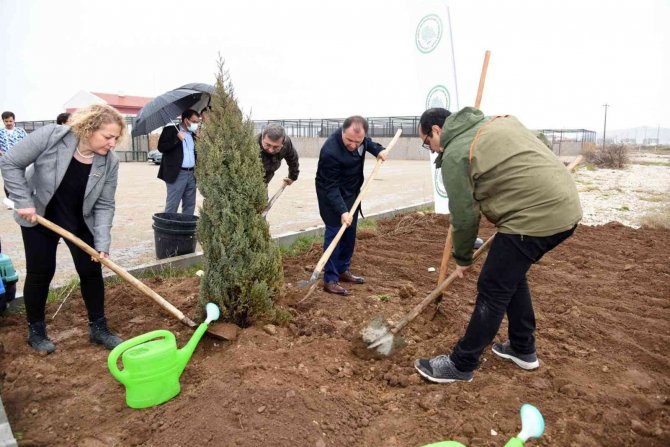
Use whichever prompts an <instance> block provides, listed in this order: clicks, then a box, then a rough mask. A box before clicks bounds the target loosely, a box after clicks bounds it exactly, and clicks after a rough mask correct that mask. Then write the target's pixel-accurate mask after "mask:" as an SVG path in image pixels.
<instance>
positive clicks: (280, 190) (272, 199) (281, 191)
mask: <svg viewBox="0 0 670 447" xmlns="http://www.w3.org/2000/svg"><path fill="white" fill-rule="evenodd" d="M286 186H287V184H286V182H282V185H281V188H279V190H277V192H276V193H275V194H274V195H273V196H272V198H271V199H270V200H268V204H267V206H266V207H265V209H264V210H263V212H262V213H261V215H262V216H263V217H265V216H267V214H268V211H270V208H272V205H274V204H275V202H276V201H277V199H278V198H279V196H280V195H281V193H283V192H284V189H286Z"/></svg>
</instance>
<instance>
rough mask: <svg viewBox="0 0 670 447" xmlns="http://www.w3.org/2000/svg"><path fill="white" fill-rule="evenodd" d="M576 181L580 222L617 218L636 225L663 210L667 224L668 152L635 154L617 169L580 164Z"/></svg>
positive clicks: (669, 194) (669, 200)
mask: <svg viewBox="0 0 670 447" xmlns="http://www.w3.org/2000/svg"><path fill="white" fill-rule="evenodd" d="M575 181H576V182H577V189H578V191H579V197H580V199H581V202H582V209H583V210H584V219H583V220H582V223H583V224H586V225H602V224H605V223H607V222H620V223H622V224H624V225H626V226H629V227H633V228H639V227H640V226H641V224H643V223H644V222H645V220H648V219H649V218H650V217H652V216H654V215H656V216H658V215H662V214H665V219H666V223H667V225H670V222H667V219H670V212H668V207H669V205H670V154H663V155H656V154H641V155H635V156H633V157H632V163H631V165H630V166H629V167H627V168H626V169H620V170H614V169H596V170H589V169H587V168H586V167H580V168H579V169H578V170H577V171H576V174H575Z"/></svg>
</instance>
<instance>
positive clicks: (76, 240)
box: [3, 199, 228, 339]
mask: <svg viewBox="0 0 670 447" xmlns="http://www.w3.org/2000/svg"><path fill="white" fill-rule="evenodd" d="M3 202H4V203H5V205H7V207H8V208H11V209H13V210H15V208H14V202H13V201H11V200H9V199H3ZM35 218H36V221H37V223H38V224H40V225H42V226H44V227H46V228H48V229H50V230H51V231H53V232H54V233H56V234H58V235H59V236H62V237H64V238H65V239H67V240H69V241H71V242H72V243H74V244H75V245H76V246H77V247H79V248H81V249H82V250H83V251H85V252H86V253H88V254H89V255H91V256H92V257H93V258H94V259H96V260H97V261H99V262H100V263H101V264H103V265H104V266H106V267H108V268H109V269H110V270H111V271H113V272H114V273H116V274H117V275H119V276H120V277H121V278H123V279H124V280H126V281H127V282H128V283H130V285H132V286H133V287H135V288H136V289H137V290H139V291H140V292H142V293H144V294H145V295H146V296H148V297H149V298H151V299H152V300H154V301H155V302H156V303H158V305H159V306H161V307H162V308H163V309H165V310H167V311H168V312H169V313H170V314H171V315H172V316H173V317H175V318H176V319H178V320H179V321H181V322H182V323H184V324H185V325H186V326H188V327H190V328H195V327H197V326H198V325H197V324H196V323H195V322H194V321H193V320H191V319H190V318H188V317H187V316H186V315H184V314H183V313H182V312H181V311H180V310H179V309H177V308H176V307H174V306H173V305H172V304H170V303H169V302H168V301H167V300H165V298H163V297H162V296H160V295H159V294H157V293H156V292H154V291H153V290H151V289H150V288H149V287H148V286H147V285H146V284H144V283H143V282H141V281H140V280H138V279H137V278H135V277H134V276H132V275H131V274H130V273H128V272H127V271H126V270H124V269H123V268H122V267H121V266H119V265H117V264H116V263H114V262H112V261H111V260H110V259H107V258H101V257H100V253H98V252H97V251H96V250H95V249H94V248H93V247H91V246H90V245H88V244H87V243H86V242H84V241H83V240H81V239H79V238H78V237H77V236H75V235H74V234H72V233H70V232H69V231H67V230H66V229H65V228H63V227H61V226H59V225H56V224H55V223H53V222H51V221H50V220H48V219H45V218H44V217H42V216H39V215H37V214H35ZM207 333H209V334H211V335H213V336H214V337H217V338H225V339H228V338H227V337H225V336H224V335H223V334H219V333H218V331H214V330H208V331H207Z"/></svg>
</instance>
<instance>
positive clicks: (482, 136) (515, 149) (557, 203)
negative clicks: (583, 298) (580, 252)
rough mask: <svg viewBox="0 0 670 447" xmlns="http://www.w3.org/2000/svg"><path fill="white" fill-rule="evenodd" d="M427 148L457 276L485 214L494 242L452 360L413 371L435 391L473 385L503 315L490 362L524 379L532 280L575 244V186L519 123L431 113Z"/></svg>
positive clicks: (432, 361)
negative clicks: (437, 386) (442, 197)
mask: <svg viewBox="0 0 670 447" xmlns="http://www.w3.org/2000/svg"><path fill="white" fill-rule="evenodd" d="M419 137H420V138H421V140H422V141H423V144H424V147H428V148H429V149H430V150H431V151H432V152H435V153H438V156H437V159H436V160H435V164H436V165H437V166H438V167H439V168H440V169H441V170H442V179H443V181H444V186H445V188H446V190H447V194H448V196H449V212H450V214H451V219H450V220H451V222H452V228H453V231H452V235H453V258H454V260H455V261H456V264H457V266H456V271H455V272H456V274H457V275H458V276H459V277H463V275H464V274H465V273H466V272H467V271H468V270H469V269H470V267H471V265H472V262H473V254H472V245H473V242H474V240H475V238H476V237H477V230H478V229H479V221H480V218H481V215H482V214H483V215H484V216H486V218H487V219H488V220H489V221H490V222H491V223H493V224H494V225H495V226H496V228H497V233H496V235H495V238H494V239H493V242H492V243H491V249H490V251H489V253H488V256H487V257H486V261H485V262H484V265H483V267H482V270H481V273H480V274H479V280H478V281H477V300H476V303H475V308H474V310H473V312H472V316H471V317H470V322H469V323H468V326H467V329H466V330H465V334H464V335H463V337H462V338H461V339H460V340H459V341H458V342H457V343H456V345H455V346H454V348H453V349H452V351H451V353H449V354H443V355H438V356H437V357H433V358H420V359H417V360H416V362H415V364H414V367H415V368H416V370H417V371H418V372H419V374H420V375H421V376H423V377H424V378H425V379H427V380H429V381H431V382H435V383H450V382H456V381H464V382H470V381H471V380H472V378H473V376H474V370H475V369H477V367H478V366H479V359H480V357H481V355H482V352H483V351H484V349H485V348H486V347H487V346H488V345H489V344H490V343H491V342H492V341H493V339H494V337H495V336H496V334H497V333H498V329H500V325H501V323H502V319H503V317H504V316H505V315H507V319H508V322H509V325H508V340H506V341H504V342H502V343H495V344H494V345H493V353H494V354H496V355H497V356H498V357H501V358H503V359H507V360H511V361H512V362H514V363H515V364H516V365H517V366H519V367H520V368H522V369H525V370H532V369H536V368H538V367H539V366H540V362H539V360H538V357H537V353H536V349H535V313H534V311H533V303H532V299H531V295H530V289H529V287H528V280H527V278H526V274H527V272H528V270H529V269H530V267H531V266H532V265H533V264H534V263H536V262H538V261H539V260H540V259H541V258H542V256H544V255H545V254H546V253H547V252H549V251H550V250H552V249H553V248H555V247H556V246H558V245H559V244H560V243H561V242H563V241H564V240H566V239H567V238H569V237H570V236H571V235H572V233H573V232H574V231H575V228H576V227H577V223H578V222H579V221H580V220H581V218H582V208H581V205H580V203H579V194H578V193H577V187H576V185H575V182H574V180H573V178H572V176H571V175H570V173H569V172H568V170H567V169H565V166H563V163H561V161H560V160H559V159H558V158H557V157H556V156H555V155H554V154H553V153H552V152H551V150H550V149H549V148H548V147H547V146H546V145H545V143H543V142H542V141H540V139H538V138H537V136H536V135H535V134H534V133H533V132H531V131H530V130H528V129H527V128H526V127H524V125H523V124H521V123H520V122H519V120H517V119H516V118H514V117H513V116H509V115H507V116H498V117H485V116H484V114H483V113H482V112H481V111H480V110H478V109H476V108H474V107H466V108H464V109H462V110H460V111H459V112H458V113H455V114H453V115H452V114H451V112H449V111H448V110H447V109H443V108H432V109H428V110H426V111H425V112H424V113H423V115H421V118H420V120H419Z"/></svg>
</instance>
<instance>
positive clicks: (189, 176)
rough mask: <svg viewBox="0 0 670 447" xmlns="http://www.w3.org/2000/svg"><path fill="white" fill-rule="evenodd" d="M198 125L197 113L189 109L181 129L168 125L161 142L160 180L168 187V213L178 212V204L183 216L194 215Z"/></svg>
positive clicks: (166, 209) (159, 148) (183, 118)
mask: <svg viewBox="0 0 670 447" xmlns="http://www.w3.org/2000/svg"><path fill="white" fill-rule="evenodd" d="M199 124H200V115H199V114H198V112H196V111H195V110H192V109H186V110H184V112H182V114H181V123H180V125H179V128H177V127H176V126H174V125H172V126H166V127H165V128H164V129H163V133H161V136H160V138H159V139H158V150H159V151H160V152H161V153H162V154H163V158H162V160H161V165H160V168H159V169H158V178H159V179H161V180H163V181H164V182H165V184H166V186H167V199H166V201H165V212H166V213H176V212H177V209H178V208H179V203H181V209H182V213H183V214H191V215H192V214H194V213H195V195H196V185H195V162H196V150H195V142H196V135H195V132H196V131H197V130H198V125H199Z"/></svg>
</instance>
